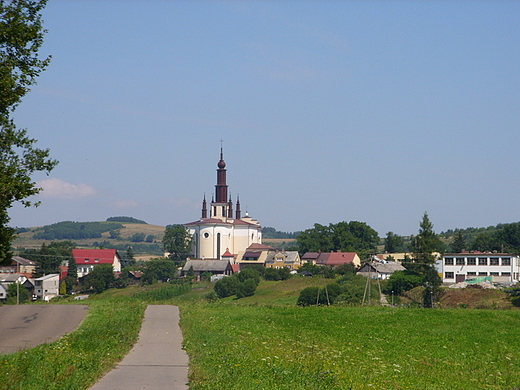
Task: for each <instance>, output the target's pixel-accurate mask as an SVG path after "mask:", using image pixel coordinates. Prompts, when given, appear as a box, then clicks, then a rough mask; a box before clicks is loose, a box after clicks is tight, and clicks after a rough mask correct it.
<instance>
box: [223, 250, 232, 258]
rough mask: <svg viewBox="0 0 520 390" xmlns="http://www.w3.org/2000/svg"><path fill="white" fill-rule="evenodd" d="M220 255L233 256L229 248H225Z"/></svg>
mask: <svg viewBox="0 0 520 390" xmlns="http://www.w3.org/2000/svg"><path fill="white" fill-rule="evenodd" d="M222 257H233V254H232V253H231V252H230V251H229V249H226V251H225V252H224V254H223V255H222Z"/></svg>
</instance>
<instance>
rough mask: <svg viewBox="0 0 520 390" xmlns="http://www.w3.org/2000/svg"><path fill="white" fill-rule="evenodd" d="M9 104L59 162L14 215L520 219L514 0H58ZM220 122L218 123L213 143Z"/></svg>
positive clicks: (400, 227) (448, 224)
mask: <svg viewBox="0 0 520 390" xmlns="http://www.w3.org/2000/svg"><path fill="white" fill-rule="evenodd" d="M42 14H43V19H44V27H45V28H46V29H47V30H48V33H47V35H46V36H45V42H44V45H43V46H42V48H41V49H40V56H42V57H45V56H47V55H52V62H51V64H50V66H49V67H48V68H47V70H46V71H45V72H43V73H42V74H41V75H40V77H39V79H38V84H37V85H36V86H34V87H33V89H32V91H31V92H30V93H29V94H28V95H27V96H26V97H25V98H24V100H23V102H22V104H21V105H20V106H19V108H18V109H17V110H16V111H15V113H14V118H15V122H16V124H17V125H18V127H21V128H27V130H28V133H29V135H30V136H31V137H33V138H35V139H37V140H38V143H37V146H39V147H41V148H49V149H50V150H51V157H53V158H55V159H57V160H59V165H58V166H57V167H56V168H55V169H54V170H53V171H52V172H51V173H50V175H49V176H46V175H45V174H43V173H37V174H35V175H34V177H33V179H34V180H35V181H36V182H37V183H38V185H39V186H41V187H42V188H43V191H42V192H41V193H40V194H39V195H37V196H36V197H34V199H33V200H41V201H42V203H41V205H40V207H38V208H23V207H22V206H21V205H15V206H14V207H13V208H12V209H11V210H10V216H11V225H12V226H18V227H33V226H42V225H46V224H52V223H56V222H60V221H103V220H106V219H107V218H108V217H113V216H131V217H134V218H138V219H142V220H144V221H146V222H148V223H150V224H157V225H167V224H176V223H187V222H192V221H195V220H198V219H199V218H200V217H201V202H202V199H203V197H204V195H205V196H206V198H207V199H208V201H209V200H210V199H211V197H212V195H213V194H214V191H215V187H214V186H215V184H216V169H217V162H218V160H219V156H220V148H221V145H222V147H223V152H224V160H225V161H226V164H227V184H228V186H229V192H230V193H231V196H232V198H233V200H234V201H235V200H236V196H237V195H238V196H239V197H240V203H241V207H242V213H243V214H244V212H245V211H247V212H248V214H249V215H250V216H251V217H253V218H255V219H257V220H258V221H259V222H260V224H261V225H262V226H270V227H274V228H275V229H277V230H280V231H288V232H293V231H299V230H305V229H309V228H312V227H313V226H314V224H315V223H319V224H322V225H328V224H330V223H338V222H340V221H361V222H366V223H367V224H368V225H370V226H371V227H372V228H373V229H375V230H376V231H377V232H378V233H379V235H380V236H381V237H384V236H386V233H387V232H389V231H392V232H394V233H396V234H400V235H409V234H417V232H418V230H419V223H420V221H421V219H422V217H423V214H424V213H425V212H427V213H428V215H429V218H430V220H431V222H432V223H433V225H434V230H435V231H436V232H441V231H445V230H447V229H455V228H466V227H487V226H490V225H496V224H498V223H510V222H517V221H520V207H519V204H520V202H519V201H520V159H519V152H520V149H519V147H520V2H518V1H417V2H415V1H165V0H164V1H158V0H150V1H144V0H142V1H137V0H133V1H130V0H127V1H125V0H119V1H115V0H114V1H108V0H106V1H101V0H97V1H95V0H91V1H78V0H75V1H69V0H67V1H65V0H61V1H60V0H51V1H49V3H48V5H47V7H46V8H45V9H44V10H43V12H42ZM221 140H222V143H221Z"/></svg>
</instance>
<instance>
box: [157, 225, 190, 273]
mask: <svg viewBox="0 0 520 390" xmlns="http://www.w3.org/2000/svg"><path fill="white" fill-rule="evenodd" d="M191 242H192V237H191V235H190V232H189V231H188V229H186V227H184V225H169V226H167V227H166V230H165V232H164V237H163V245H164V250H165V251H166V252H168V253H169V257H170V259H171V260H173V262H174V263H175V265H176V266H177V267H182V266H183V265H184V263H186V259H187V258H188V256H190V255H191Z"/></svg>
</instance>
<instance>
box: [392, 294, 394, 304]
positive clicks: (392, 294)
mask: <svg viewBox="0 0 520 390" xmlns="http://www.w3.org/2000/svg"><path fill="white" fill-rule="evenodd" d="M392 307H394V290H392Z"/></svg>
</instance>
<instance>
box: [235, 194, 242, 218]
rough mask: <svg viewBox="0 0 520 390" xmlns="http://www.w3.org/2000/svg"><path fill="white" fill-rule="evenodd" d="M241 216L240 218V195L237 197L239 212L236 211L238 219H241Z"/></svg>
mask: <svg viewBox="0 0 520 390" xmlns="http://www.w3.org/2000/svg"><path fill="white" fill-rule="evenodd" d="M240 218H241V216H240V199H238V195H237V211H236V219H240Z"/></svg>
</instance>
